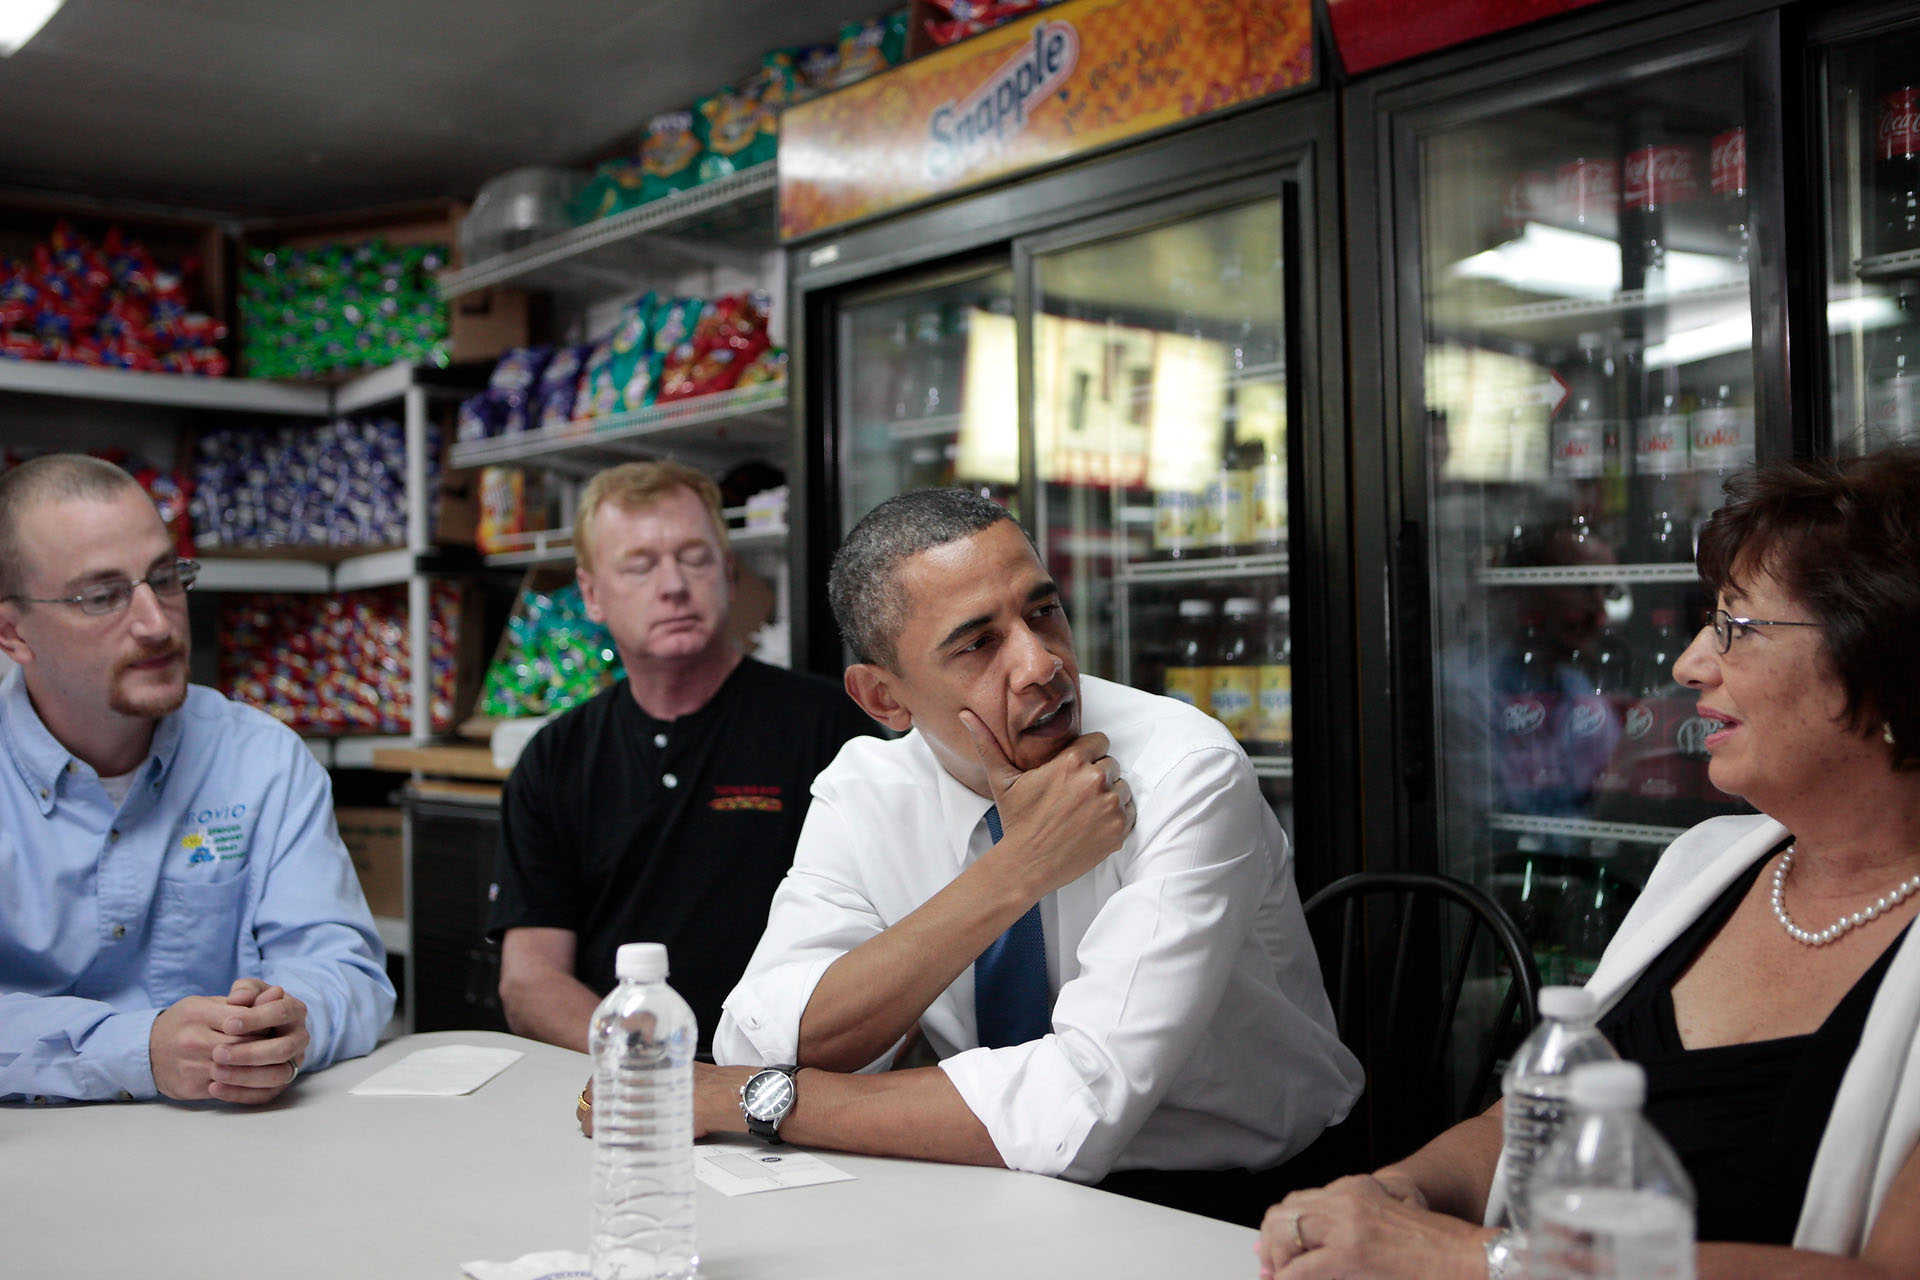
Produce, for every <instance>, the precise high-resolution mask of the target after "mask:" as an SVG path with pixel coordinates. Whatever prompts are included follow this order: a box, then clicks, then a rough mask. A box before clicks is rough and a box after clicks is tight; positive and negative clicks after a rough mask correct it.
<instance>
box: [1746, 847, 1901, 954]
mask: <svg viewBox="0 0 1920 1280" xmlns="http://www.w3.org/2000/svg"><path fill="white" fill-rule="evenodd" d="M1794 848H1795V846H1793V845H1788V846H1787V851H1786V852H1785V853H1783V854H1781V855H1780V865H1779V866H1778V867H1776V868H1774V872H1773V916H1774V919H1776V920H1778V921H1779V922H1780V927H1781V928H1782V929H1785V930H1786V931H1787V936H1788V937H1790V938H1792V939H1793V940H1794V941H1795V942H1798V943H1800V944H1801V945H1803V946H1808V947H1824V946H1826V945H1827V944H1828V943H1829V942H1832V941H1833V940H1834V939H1836V938H1838V937H1841V936H1842V935H1843V934H1846V933H1848V932H1850V931H1851V930H1853V929H1855V928H1858V927H1859V926H1860V925H1863V924H1865V923H1867V921H1869V920H1872V919H1874V918H1875V917H1877V916H1879V915H1880V914H1881V913H1883V912H1886V911H1891V910H1892V909H1893V908H1895V907H1897V906H1899V905H1900V904H1901V903H1903V902H1905V901H1906V900H1907V899H1908V898H1910V897H1912V896H1913V894H1914V892H1915V891H1916V890H1920V875H1916V876H1913V877H1911V878H1910V879H1907V880H1902V881H1901V882H1900V883H1899V884H1898V885H1896V886H1894V887H1893V888H1892V889H1891V890H1889V891H1887V892H1886V893H1883V894H1881V895H1880V896H1879V897H1878V898H1876V899H1875V900H1874V901H1873V902H1872V903H1871V904H1870V905H1868V906H1864V907H1862V908H1860V909H1859V910H1858V911H1855V912H1854V913H1852V914H1851V915H1844V916H1841V917H1840V918H1839V919H1838V920H1835V921H1834V922H1833V923H1832V924H1830V925H1828V926H1827V927H1826V928H1824V929H1822V930H1820V931H1819V932H1818V933H1814V932H1812V931H1810V930H1807V929H1802V928H1801V927H1800V926H1799V925H1797V924H1795V923H1794V922H1793V919H1792V917H1790V916H1788V915H1787V904H1786V903H1785V902H1784V901H1783V900H1782V895H1783V894H1784V893H1785V892H1786V887H1787V871H1788V869H1789V868H1791V867H1792V866H1793V851H1794Z"/></svg>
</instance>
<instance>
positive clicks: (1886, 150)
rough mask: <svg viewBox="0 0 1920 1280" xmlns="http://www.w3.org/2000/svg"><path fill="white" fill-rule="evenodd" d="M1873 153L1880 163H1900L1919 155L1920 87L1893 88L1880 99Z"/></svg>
mask: <svg viewBox="0 0 1920 1280" xmlns="http://www.w3.org/2000/svg"><path fill="white" fill-rule="evenodd" d="M1875 138H1876V143H1877V146H1876V151H1877V152H1878V154H1879V156H1880V158H1881V159H1882V160H1900V159H1904V158H1905V157H1907V156H1910V155H1913V154H1915V153H1917V152H1920V87H1915V86H1911V85H1910V86H1908V87H1906V88H1904V89H1895V90H1894V91H1893V92H1892V93H1890V94H1888V95H1887V96H1886V97H1884V98H1882V99H1880V127H1879V129H1878V130H1877V131H1876V133H1875Z"/></svg>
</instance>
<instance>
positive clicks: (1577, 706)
mask: <svg viewBox="0 0 1920 1280" xmlns="http://www.w3.org/2000/svg"><path fill="white" fill-rule="evenodd" d="M1609 639H1612V640H1613V641H1614V645H1613V647H1611V648H1608V649H1603V648H1602V646H1603V645H1604V644H1606V642H1607V641H1608V640H1609ZM1624 663H1625V660H1624V655H1623V651H1622V650H1621V649H1620V648H1619V647H1618V640H1617V638H1615V637H1613V636H1612V634H1611V632H1609V631H1606V630H1604V629H1603V630H1602V631H1601V632H1600V633H1599V635H1598V636H1596V637H1595V638H1594V640H1593V643H1592V647H1591V649H1578V650H1575V651H1574V652H1573V653H1571V654H1569V655H1568V658H1567V662H1566V663H1565V664H1564V666H1563V670H1564V671H1565V672H1566V673H1567V674H1568V675H1570V676H1571V677H1572V678H1573V679H1575V680H1577V681H1578V683H1577V684H1575V685H1574V686H1573V687H1571V688H1570V689H1568V690H1566V691H1565V692H1564V693H1562V694H1561V698H1560V750H1561V758H1562V759H1563V760H1564V761H1565V766H1566V771H1567V786H1568V796H1567V799H1568V802H1569V803H1570V804H1572V805H1574V806H1576V807H1581V808H1584V807H1585V806H1586V805H1587V804H1588V802H1589V801H1590V800H1591V799H1592V797H1593V794H1594V793H1595V792H1596V791H1598V790H1599V789H1600V787H1601V780H1602V778H1603V777H1604V776H1605V774H1606V770H1607V765H1608V762H1609V761H1611V760H1612V759H1613V754H1614V748H1615V747H1616V746H1617V745H1618V744H1619V741H1620V716H1621V706H1620V701H1621V700H1620V698H1619V697H1618V696H1617V692H1624V691H1617V692H1616V691H1615V690H1613V689H1612V688H1611V687H1610V686H1612V685H1615V684H1617V683H1618V681H1619V679H1620V676H1621V674H1622V673H1621V668H1622V667H1623V666H1624Z"/></svg>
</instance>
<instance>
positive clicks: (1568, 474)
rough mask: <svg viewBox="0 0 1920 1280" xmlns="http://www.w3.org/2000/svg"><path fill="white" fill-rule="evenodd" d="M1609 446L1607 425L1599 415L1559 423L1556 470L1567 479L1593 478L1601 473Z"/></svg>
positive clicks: (1555, 433) (1556, 426) (1555, 437)
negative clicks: (1605, 425) (1601, 420)
mask: <svg viewBox="0 0 1920 1280" xmlns="http://www.w3.org/2000/svg"><path fill="white" fill-rule="evenodd" d="M1605 448H1606V439H1605V429H1604V427H1603V425H1602V423H1601V422H1600V421H1599V420H1598V419H1597V418H1590V419H1587V420H1585V421H1579V420H1575V421H1571V422H1559V423H1555V424H1554V429H1553V474H1554V475H1555V476H1556V477H1558V478H1560V479H1564V480H1590V479H1592V478H1593V477H1595V476H1597V475H1599V474H1600V471H1601V466H1602V464H1603V462H1604V461H1605V458H1606V452H1605Z"/></svg>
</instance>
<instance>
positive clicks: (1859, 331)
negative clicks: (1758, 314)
mask: <svg viewBox="0 0 1920 1280" xmlns="http://www.w3.org/2000/svg"><path fill="white" fill-rule="evenodd" d="M1816 37H1817V40H1816V43H1815V48H1816V50H1817V52H1816V54H1815V58H1814V60H1815V66H1814V68H1813V70H1814V79H1815V85H1816V87H1817V90H1818V94H1817V101H1818V104H1819V112H1820V123H1821V126H1822V127H1821V128H1820V130H1819V134H1818V139H1817V144H1818V146H1819V154H1818V159H1817V162H1816V165H1817V167H1816V169H1815V172H1817V173H1818V174H1820V175H1821V177H1822V181H1821V183H1820V184H1819V185H1820V198H1821V205H1822V215H1823V220H1824V224H1825V230H1826V236H1825V240H1826V260H1825V264H1824V267H1825V269H1824V270H1823V271H1821V272H1819V275H1818V278H1819V279H1820V280H1821V281H1822V282H1823V284H1824V287H1825V303H1826V305H1825V310H1824V315H1823V317H1822V318H1823V320H1824V323H1825V329H1826V334H1827V342H1826V344H1825V354H1826V362H1825V373H1826V377H1825V379H1824V383H1825V385H1824V386H1822V387H1820V388H1819V389H1818V390H1817V392H1816V394H1815V396H1814V398H1813V401H1814V403H1813V409H1814V412H1815V413H1816V414H1822V413H1824V420H1825V422H1826V424H1827V426H1828V435H1829V440H1830V445H1831V448H1832V449H1833V451H1834V452H1836V453H1839V454H1850V453H1860V452H1865V451H1869V450H1872V449H1878V448H1882V447H1884V446H1887V445H1897V444H1908V445H1910V444H1914V443H1920V8H1916V6H1913V5H1904V6H1900V7H1898V8H1894V7H1890V6H1885V5H1881V6H1877V7H1875V8H1871V9H1865V10H1860V9H1856V10H1854V11H1852V12H1851V13H1847V12H1839V13H1828V14H1827V15H1826V21H1825V22H1824V24H1823V26H1822V29H1820V30H1818V31H1817V32H1816Z"/></svg>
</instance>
